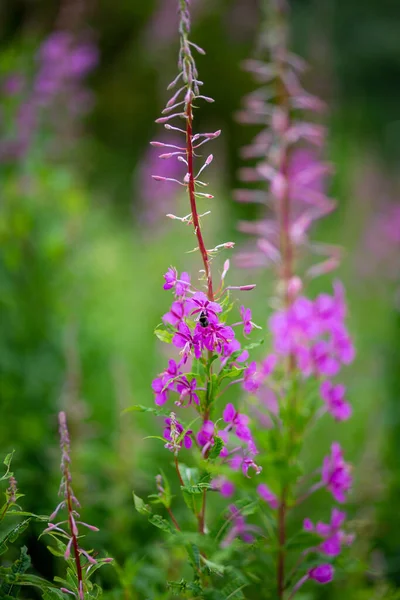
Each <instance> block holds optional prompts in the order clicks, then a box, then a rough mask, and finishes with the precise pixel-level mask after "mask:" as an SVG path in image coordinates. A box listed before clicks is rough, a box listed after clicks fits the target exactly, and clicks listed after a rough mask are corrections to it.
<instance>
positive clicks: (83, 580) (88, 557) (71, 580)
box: [43, 412, 113, 600]
mask: <svg viewBox="0 0 400 600" xmlns="http://www.w3.org/2000/svg"><path fill="white" fill-rule="evenodd" d="M58 421H59V431H60V447H61V473H62V477H61V484H60V491H59V495H60V496H61V497H62V500H61V502H60V503H59V504H58V505H57V507H56V509H55V510H54V512H53V513H52V514H51V515H50V517H49V523H48V526H47V528H46V529H45V530H44V532H43V533H44V534H49V535H51V536H52V538H53V540H54V541H55V547H49V550H51V552H52V553H53V554H55V556H60V557H63V558H64V559H65V561H66V562H67V565H68V566H67V574H66V578H65V579H62V578H60V577H56V578H55V581H57V582H58V583H60V584H61V586H62V587H61V588H60V591H61V592H63V593H64V594H68V595H70V596H73V597H74V598H77V600H89V599H90V598H97V597H98V596H99V593H101V589H100V588H99V586H98V585H97V584H94V583H92V581H91V580H90V579H91V577H92V576H93V574H94V573H95V572H96V571H97V570H98V569H99V568H100V567H102V566H103V565H104V564H107V563H110V562H112V560H113V559H112V558H95V557H94V556H93V552H92V551H86V550H84V549H83V548H82V546H81V539H82V537H83V536H82V534H80V533H79V528H81V529H82V528H86V529H89V530H90V531H99V529H98V528H97V527H94V526H93V525H89V524H88V523H84V522H83V521H81V520H80V515H79V513H78V512H77V509H78V508H79V509H80V504H79V501H78V499H77V498H76V496H75V494H74V491H73V489H72V476H71V468H70V465H71V447H70V438H69V432H68V427H67V419H66V415H65V413H64V412H60V413H59V415H58ZM63 513H64V514H65V518H62V517H61V519H60V516H59V515H60V514H63Z"/></svg>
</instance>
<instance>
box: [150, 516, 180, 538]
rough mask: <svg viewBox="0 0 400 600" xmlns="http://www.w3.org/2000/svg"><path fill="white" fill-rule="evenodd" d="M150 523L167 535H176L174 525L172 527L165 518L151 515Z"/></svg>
mask: <svg viewBox="0 0 400 600" xmlns="http://www.w3.org/2000/svg"><path fill="white" fill-rule="evenodd" d="M149 523H151V524H152V525H154V526H155V527H158V529H162V531H165V532H166V533H172V534H174V533H175V530H174V529H173V527H172V525H170V524H169V523H168V521H166V520H165V519H163V517H161V516H160V515H151V517H149Z"/></svg>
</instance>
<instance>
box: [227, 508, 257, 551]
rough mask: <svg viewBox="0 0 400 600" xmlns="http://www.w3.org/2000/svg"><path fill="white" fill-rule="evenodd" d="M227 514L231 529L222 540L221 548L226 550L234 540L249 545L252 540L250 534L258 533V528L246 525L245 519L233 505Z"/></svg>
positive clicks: (252, 537)
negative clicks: (236, 539) (240, 540)
mask: <svg viewBox="0 0 400 600" xmlns="http://www.w3.org/2000/svg"><path fill="white" fill-rule="evenodd" d="M229 512H230V517H229V520H230V521H232V527H231V528H230V530H229V532H228V534H227V536H226V537H225V539H224V540H223V542H222V544H221V546H222V547H223V548H226V547H227V546H229V545H230V544H231V543H232V542H233V540H234V539H235V538H241V539H242V540H243V542H245V543H246V544H251V542H252V541H253V539H254V536H253V535H252V532H255V531H258V528H257V527H255V526H254V525H248V524H247V523H246V520H245V518H244V517H243V515H241V514H240V512H239V510H238V509H237V508H236V506H235V505H234V504H231V505H230V506H229Z"/></svg>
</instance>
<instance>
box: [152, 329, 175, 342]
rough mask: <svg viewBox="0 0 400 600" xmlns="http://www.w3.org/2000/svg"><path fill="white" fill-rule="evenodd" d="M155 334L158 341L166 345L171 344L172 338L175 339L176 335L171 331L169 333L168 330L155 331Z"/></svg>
mask: <svg viewBox="0 0 400 600" xmlns="http://www.w3.org/2000/svg"><path fill="white" fill-rule="evenodd" d="M154 333H155V334H156V336H157V337H158V339H159V340H160V341H161V342H164V343H165V344H171V342H172V338H173V337H174V334H173V333H171V332H170V331H167V330H166V329H155V330H154Z"/></svg>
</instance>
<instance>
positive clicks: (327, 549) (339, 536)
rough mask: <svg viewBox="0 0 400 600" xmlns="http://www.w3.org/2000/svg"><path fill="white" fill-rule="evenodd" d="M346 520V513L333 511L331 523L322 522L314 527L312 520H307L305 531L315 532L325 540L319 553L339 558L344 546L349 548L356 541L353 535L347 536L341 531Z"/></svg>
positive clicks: (320, 546)
mask: <svg viewBox="0 0 400 600" xmlns="http://www.w3.org/2000/svg"><path fill="white" fill-rule="evenodd" d="M345 519H346V513H344V512H342V511H340V510H338V509H337V508H334V509H332V514H331V522H330V523H321V522H320V521H319V522H318V523H317V524H316V525H314V524H313V522H312V521H311V520H310V519H305V520H304V523H303V528H304V529H305V531H310V532H315V533H316V534H318V535H319V536H320V537H322V538H323V540H324V541H323V542H321V544H320V545H319V546H318V547H317V548H316V550H318V551H319V552H322V553H323V554H326V555H327V556H338V555H339V554H340V552H341V550H342V545H343V544H346V545H347V546H349V545H350V544H351V543H352V542H353V539H354V536H353V535H347V534H346V533H345V532H344V531H342V530H341V526H342V525H343V523H344V521H345Z"/></svg>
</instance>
